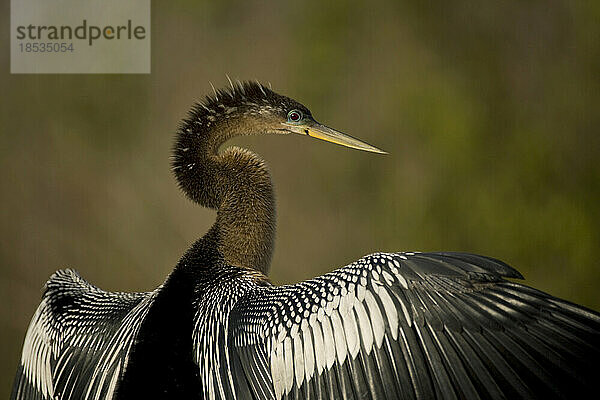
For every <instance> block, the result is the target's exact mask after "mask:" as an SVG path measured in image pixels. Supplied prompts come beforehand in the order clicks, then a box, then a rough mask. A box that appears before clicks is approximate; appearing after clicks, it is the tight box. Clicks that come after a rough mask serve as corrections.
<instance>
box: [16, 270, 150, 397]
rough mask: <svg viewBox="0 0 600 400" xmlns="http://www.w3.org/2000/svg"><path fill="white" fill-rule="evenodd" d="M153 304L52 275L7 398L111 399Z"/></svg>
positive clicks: (72, 276)
mask: <svg viewBox="0 0 600 400" xmlns="http://www.w3.org/2000/svg"><path fill="white" fill-rule="evenodd" d="M152 299H153V294H152V293H110V292H105V291H103V290H100V289H98V288H96V287H94V286H92V285H90V284H89V283H87V282H86V281H85V280H83V279H82V278H81V277H80V276H79V275H78V274H77V273H76V272H75V271H73V270H62V271H58V272H56V273H55V274H54V275H52V277H51V278H50V280H49V281H48V282H47V284H46V290H45V293H44V296H43V299H42V302H41V304H40V305H39V307H38V309H37V311H36V312H35V315H34V316H33V319H32V320H31V323H30V325H29V329H28V330H27V335H26V336H25V343H24V345H23V354H22V356H21V363H20V365H19V368H18V370H17V376H16V378H15V382H14V386H13V391H12V395H11V399H44V400H46V399H53V400H54V399H87V398H90V399H110V398H111V397H112V396H113V394H114V391H115V387H116V384H117V381H118V379H119V376H120V373H121V372H122V370H123V368H124V366H125V365H126V364H127V357H128V354H129V351H130V349H131V346H132V344H133V340H134V338H135V336H136V333H137V331H138V329H139V327H140V325H141V323H142V321H143V320H144V317H145V315H146V313H147V311H148V309H149V308H150V304H151V302H152Z"/></svg>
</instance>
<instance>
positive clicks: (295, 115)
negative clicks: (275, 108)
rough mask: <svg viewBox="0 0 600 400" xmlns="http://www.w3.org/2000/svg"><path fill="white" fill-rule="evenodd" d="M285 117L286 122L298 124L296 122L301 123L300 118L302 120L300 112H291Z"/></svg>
mask: <svg viewBox="0 0 600 400" xmlns="http://www.w3.org/2000/svg"><path fill="white" fill-rule="evenodd" d="M287 117H288V122H292V123H298V122H300V121H302V118H303V115H302V111H299V110H292V111H290V112H289V113H288V115H287Z"/></svg>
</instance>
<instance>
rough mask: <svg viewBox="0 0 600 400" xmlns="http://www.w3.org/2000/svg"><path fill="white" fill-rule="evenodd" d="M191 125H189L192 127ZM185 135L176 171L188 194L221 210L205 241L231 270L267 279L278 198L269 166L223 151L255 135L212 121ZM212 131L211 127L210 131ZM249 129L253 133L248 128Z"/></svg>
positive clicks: (177, 149) (237, 151)
mask: <svg viewBox="0 0 600 400" xmlns="http://www.w3.org/2000/svg"><path fill="white" fill-rule="evenodd" d="M188 122H189V121H188ZM203 124H204V125H200V126H199V127H198V128H196V129H193V126H194V125H193V122H192V124H191V125H190V126H192V128H190V127H188V128H186V127H185V126H184V127H183V128H182V129H181V130H180V133H179V137H178V141H177V143H176V146H175V149H174V150H175V156H174V162H173V169H174V170H175V174H176V177H177V180H178V182H179V184H180V186H181V188H182V189H183V190H184V192H185V193H186V194H187V195H188V197H189V198H191V199H192V200H193V201H195V202H197V203H198V204H200V205H202V206H204V207H209V208H212V209H216V210H217V220H216V222H215V224H214V225H213V227H212V228H211V229H210V231H209V232H208V233H207V234H206V235H205V236H204V237H203V238H202V239H201V242H202V244H203V246H202V247H204V246H214V248H213V249H211V250H216V251H217V252H218V253H219V254H220V255H221V256H222V257H223V258H224V260H225V261H226V262H227V263H229V264H231V265H236V266H241V267H246V268H253V269H256V270H258V271H260V272H262V273H263V274H265V275H267V273H268V271H269V265H270V261H271V256H272V253H273V243H274V239H275V198H274V195H273V185H272V183H271V177H270V175H269V172H268V170H267V168H266V166H265V164H264V162H263V161H262V160H261V159H260V158H259V157H258V156H257V155H255V154H253V153H252V152H250V151H248V150H245V149H241V148H236V147H230V148H227V149H226V150H225V151H224V152H222V153H220V154H219V147H220V145H221V144H223V143H224V142H225V141H227V140H228V139H230V138H231V137H234V136H238V135H244V134H250V133H251V132H242V131H240V130H239V129H240V128H239V126H240V125H239V124H237V125H236V124H233V123H230V122H229V121H217V122H216V123H213V124H212V127H211V129H209V127H210V125H209V124H210V120H208V122H207V121H203ZM207 125H208V126H207ZM246 128H252V127H251V126H250V127H248V126H247V127H246Z"/></svg>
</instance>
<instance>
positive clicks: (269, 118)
mask: <svg viewBox="0 0 600 400" xmlns="http://www.w3.org/2000/svg"><path fill="white" fill-rule="evenodd" d="M182 128H183V129H182V130H183V131H184V132H182V131H181V130H180V133H182V134H183V135H184V136H185V133H186V132H187V133H194V132H197V133H201V132H209V131H212V132H215V131H218V132H219V133H217V134H216V135H217V137H216V138H215V142H214V145H215V146H218V145H220V144H222V143H224V142H225V141H226V140H228V139H230V138H231V137H233V136H237V135H252V134H261V133H267V134H296V135H303V136H309V137H313V138H316V139H321V140H324V141H327V142H331V143H335V144H338V145H341V146H345V147H350V148H353V149H358V150H363V151H369V152H373V153H380V154H386V153H385V152H384V151H382V150H380V149H378V148H376V147H374V146H371V145H369V144H367V143H365V142H363V141H361V140H358V139H356V138H353V137H352V136H349V135H346V134H344V133H342V132H339V131H336V130H335V129H332V128H329V127H327V126H325V125H323V124H321V123H319V122H317V121H316V120H315V119H314V117H313V115H312V113H311V112H310V110H309V109H308V108H307V107H306V106H304V105H303V104H301V103H299V102H297V101H296V100H294V99H291V98H289V97H287V96H283V95H280V94H278V93H276V92H274V91H272V90H271V89H270V88H268V87H266V86H264V85H262V84H260V83H258V82H243V83H242V82H238V83H235V84H234V83H231V87H230V88H227V89H220V90H214V96H208V97H207V98H206V100H205V101H204V102H202V103H198V104H197V105H196V106H195V107H194V109H193V110H192V113H191V114H190V116H189V118H188V119H187V120H186V121H185V123H184V126H183V127H182ZM202 136H203V135H202Z"/></svg>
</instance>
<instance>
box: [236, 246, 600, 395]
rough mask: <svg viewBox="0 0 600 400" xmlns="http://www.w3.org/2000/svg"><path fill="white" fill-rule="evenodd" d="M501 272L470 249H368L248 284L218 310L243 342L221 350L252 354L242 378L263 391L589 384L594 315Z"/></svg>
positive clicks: (526, 390)
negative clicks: (303, 272) (306, 273)
mask: <svg viewBox="0 0 600 400" xmlns="http://www.w3.org/2000/svg"><path fill="white" fill-rule="evenodd" d="M503 278H522V276H521V275H520V274H519V272H518V271H516V270H515V269H513V268H511V267H510V266H508V265H506V264H504V263H503V262H501V261H498V260H495V259H493V258H490V257H483V256H477V255H472V254H463V253H397V254H383V253H379V254H373V255H371V256H367V257H364V258H362V259H361V260H359V261H357V262H355V263H353V264H351V265H349V266H346V267H344V268H341V269H338V270H336V271H333V272H331V273H329V274H326V275H323V276H321V277H318V278H315V279H312V280H310V281H306V282H302V283H299V284H296V285H286V286H280V287H274V286H269V287H260V288H256V289H255V290H251V291H249V292H248V293H247V295H246V296H245V297H244V298H242V299H240V301H239V302H238V303H236V305H235V306H234V308H233V310H232V312H231V314H230V320H229V326H230V328H231V329H230V332H229V335H230V336H231V337H232V338H234V339H233V342H235V338H237V337H241V335H242V332H243V333H244V341H245V342H244V343H245V347H244V350H242V349H241V348H240V347H239V346H233V348H231V349H230V352H233V353H240V352H242V351H244V352H247V351H248V353H247V356H246V358H251V357H255V358H261V359H262V360H264V362H262V363H261V364H260V365H256V363H252V365H253V367H255V368H262V369H263V374H261V375H260V377H257V374H248V373H246V377H245V378H244V379H248V380H250V381H252V380H257V381H258V380H260V384H265V385H269V386H270V387H271V388H272V389H273V391H272V393H273V396H274V398H275V399H282V398H289V399H293V398H306V397H310V398H319V399H320V398H329V399H337V398H348V399H358V398H361V399H362V398H372V399H386V398H387V399H398V398H402V399H413V398H416V399H429V398H447V399H453V398H469V399H471V398H473V399H477V398H531V397H535V396H540V395H541V394H543V396H544V397H547V398H560V397H573V394H576V393H585V390H589V389H590V388H593V387H594V385H595V377H594V374H593V372H591V371H593V370H594V366H595V360H597V358H598V357H599V356H600V315H599V314H598V313H596V312H594V311H591V310H587V309H585V308H583V307H580V306H577V305H573V304H571V303H568V302H565V301H563V300H560V299H557V298H554V297H552V296H550V295H548V294H545V293H543V292H540V291H538V290H535V289H532V288H529V287H527V286H524V285H521V284H518V283H513V282H509V281H506V280H505V279H503ZM250 326H252V327H256V326H258V327H263V328H262V329H261V328H259V329H255V330H254V331H252V330H251V329H249V327H250ZM248 332H253V333H252V334H250V335H248V334H247V333H248ZM264 343H271V346H272V347H271V349H272V350H269V351H265V350H264V349H265V345H264ZM237 359H238V360H240V362H242V363H244V362H246V363H250V362H251V361H248V360H246V361H244V360H245V358H244V357H237ZM236 370H237V371H240V369H236ZM246 370H247V368H244V369H243V371H246ZM236 379H240V377H234V381H235V380H236ZM254 396H255V398H262V397H261V396H260V395H258V394H255V395H254Z"/></svg>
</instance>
